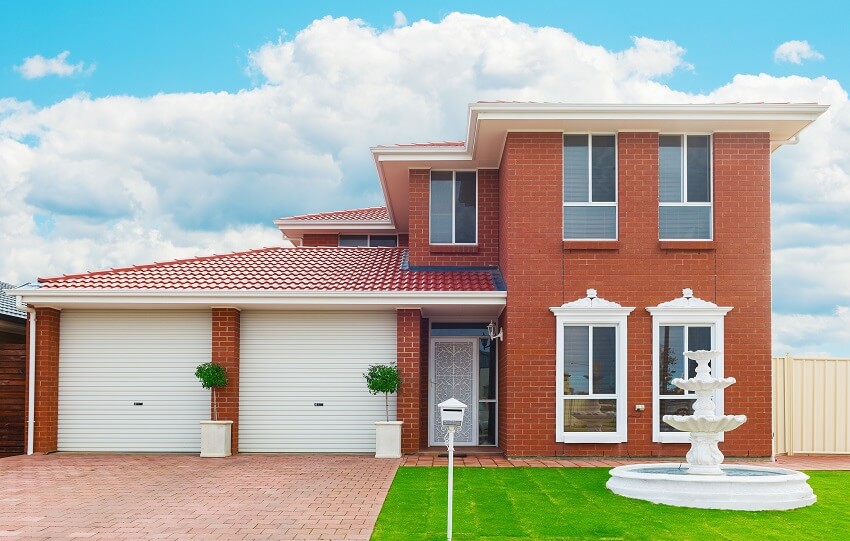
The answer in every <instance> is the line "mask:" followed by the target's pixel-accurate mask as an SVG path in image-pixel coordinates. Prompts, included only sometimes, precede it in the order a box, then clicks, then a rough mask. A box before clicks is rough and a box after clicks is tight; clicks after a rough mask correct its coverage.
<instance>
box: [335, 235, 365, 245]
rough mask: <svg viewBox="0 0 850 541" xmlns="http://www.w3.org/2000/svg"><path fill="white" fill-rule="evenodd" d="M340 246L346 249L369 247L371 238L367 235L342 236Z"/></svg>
mask: <svg viewBox="0 0 850 541" xmlns="http://www.w3.org/2000/svg"><path fill="white" fill-rule="evenodd" d="M339 245H340V246H345V247H352V246H369V237H367V236H366V235H340V236H339Z"/></svg>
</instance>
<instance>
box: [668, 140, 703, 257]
mask: <svg viewBox="0 0 850 541" xmlns="http://www.w3.org/2000/svg"><path fill="white" fill-rule="evenodd" d="M664 136H679V137H681V138H682V157H681V168H682V178H681V180H680V185H679V190H680V191H679V193H680V194H681V196H682V201H681V202H679V203H676V202H670V201H666V202H662V201H661V193H660V190H661V183H660V179H659V183H658V188H659V194H658V207H659V209H660V208H661V207H708V208H709V212H708V238H707V239H665V238H663V237H662V236H661V216H660V212H661V211H660V210H659V218H658V220H659V221H658V240H662V241H665V242H693V241H711V240H714V134H712V133H699V132H692V133H691V132H689V133H659V134H658V137H659V141H660V138H661V137H664ZM690 136H697V137H704V136H708V197H709V199H710V201H709V202H707V203H706V202H696V203H691V202H689V201H688V137H690ZM660 159H661V158H660V157H659V175H660V174H661V173H660V170H661V168H660Z"/></svg>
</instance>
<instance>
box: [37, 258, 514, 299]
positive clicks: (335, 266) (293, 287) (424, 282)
mask: <svg viewBox="0 0 850 541" xmlns="http://www.w3.org/2000/svg"><path fill="white" fill-rule="evenodd" d="M38 281H39V282H40V283H41V288H42V289H45V288H47V289H78V288H82V289H127V290H138V289H151V290H224V291H231V290H254V291H256V290H269V291H434V292H448V291H497V290H498V289H499V286H498V285H497V284H498V283H500V282H501V280H500V278H499V277H498V271H489V270H471V271H465V270H448V271H447V270H421V271H419V270H417V271H413V270H410V269H408V267H407V250H406V249H405V248H262V249H259V250H250V251H247V252H237V253H233V254H224V255H214V256H209V257H198V258H194V259H182V260H177V261H169V262H165V263H153V264H151V265H139V266H134V267H127V268H118V269H112V270H104V271H96V272H89V273H85V274H73V275H64V276H57V277H53V278H39V279H38Z"/></svg>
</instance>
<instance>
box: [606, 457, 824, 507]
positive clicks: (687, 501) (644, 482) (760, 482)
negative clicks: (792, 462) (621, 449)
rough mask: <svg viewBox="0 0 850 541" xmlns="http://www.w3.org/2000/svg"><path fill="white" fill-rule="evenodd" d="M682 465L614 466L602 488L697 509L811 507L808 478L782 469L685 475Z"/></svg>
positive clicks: (726, 467)
mask: <svg viewBox="0 0 850 541" xmlns="http://www.w3.org/2000/svg"><path fill="white" fill-rule="evenodd" d="M688 466H689V465H688V464H686V463H666V464H664V463H658V464H635V465H630V466H618V467H616V468H614V469H612V470H611V471H610V472H609V473H610V474H611V478H610V479H609V480H608V483H607V484H606V486H607V487H608V489H609V490H610V491H611V492H613V493H615V494H619V495H620V496H625V497H627V498H635V499H639V500H645V501H649V502H653V503H661V504H665V505H675V506H677V507H694V508H698V509H731V510H737V511H769V510H783V511H784V510H788V509H797V508H799V507H806V506H809V505H812V504H813V503H815V502H816V501H817V497H816V496H815V494H814V492H812V488H811V487H810V486H809V484H808V483H807V480H808V479H809V476H808V475H806V474H804V473H801V472H798V471H794V470H788V469H785V468H773V467H765V466H743V465H731V464H725V465H723V466H721V467H720V469H721V471H722V472H723V474H722V475H689V474H688V473H687V471H688Z"/></svg>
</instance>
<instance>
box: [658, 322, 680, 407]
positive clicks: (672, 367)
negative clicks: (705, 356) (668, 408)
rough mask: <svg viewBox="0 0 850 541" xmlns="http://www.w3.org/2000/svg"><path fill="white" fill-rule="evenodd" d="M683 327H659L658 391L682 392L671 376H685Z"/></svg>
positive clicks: (670, 393) (674, 393)
mask: <svg viewBox="0 0 850 541" xmlns="http://www.w3.org/2000/svg"><path fill="white" fill-rule="evenodd" d="M684 351H685V327H682V326H676V327H667V326H664V327H661V328H660V329H659V336H658V393H659V394H665V395H676V394H684V391H683V390H682V389H679V388H678V387H676V386H675V385H673V384H672V383H670V382H671V381H672V380H673V378H683V377H685V356H684V355H683V353H684Z"/></svg>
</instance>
